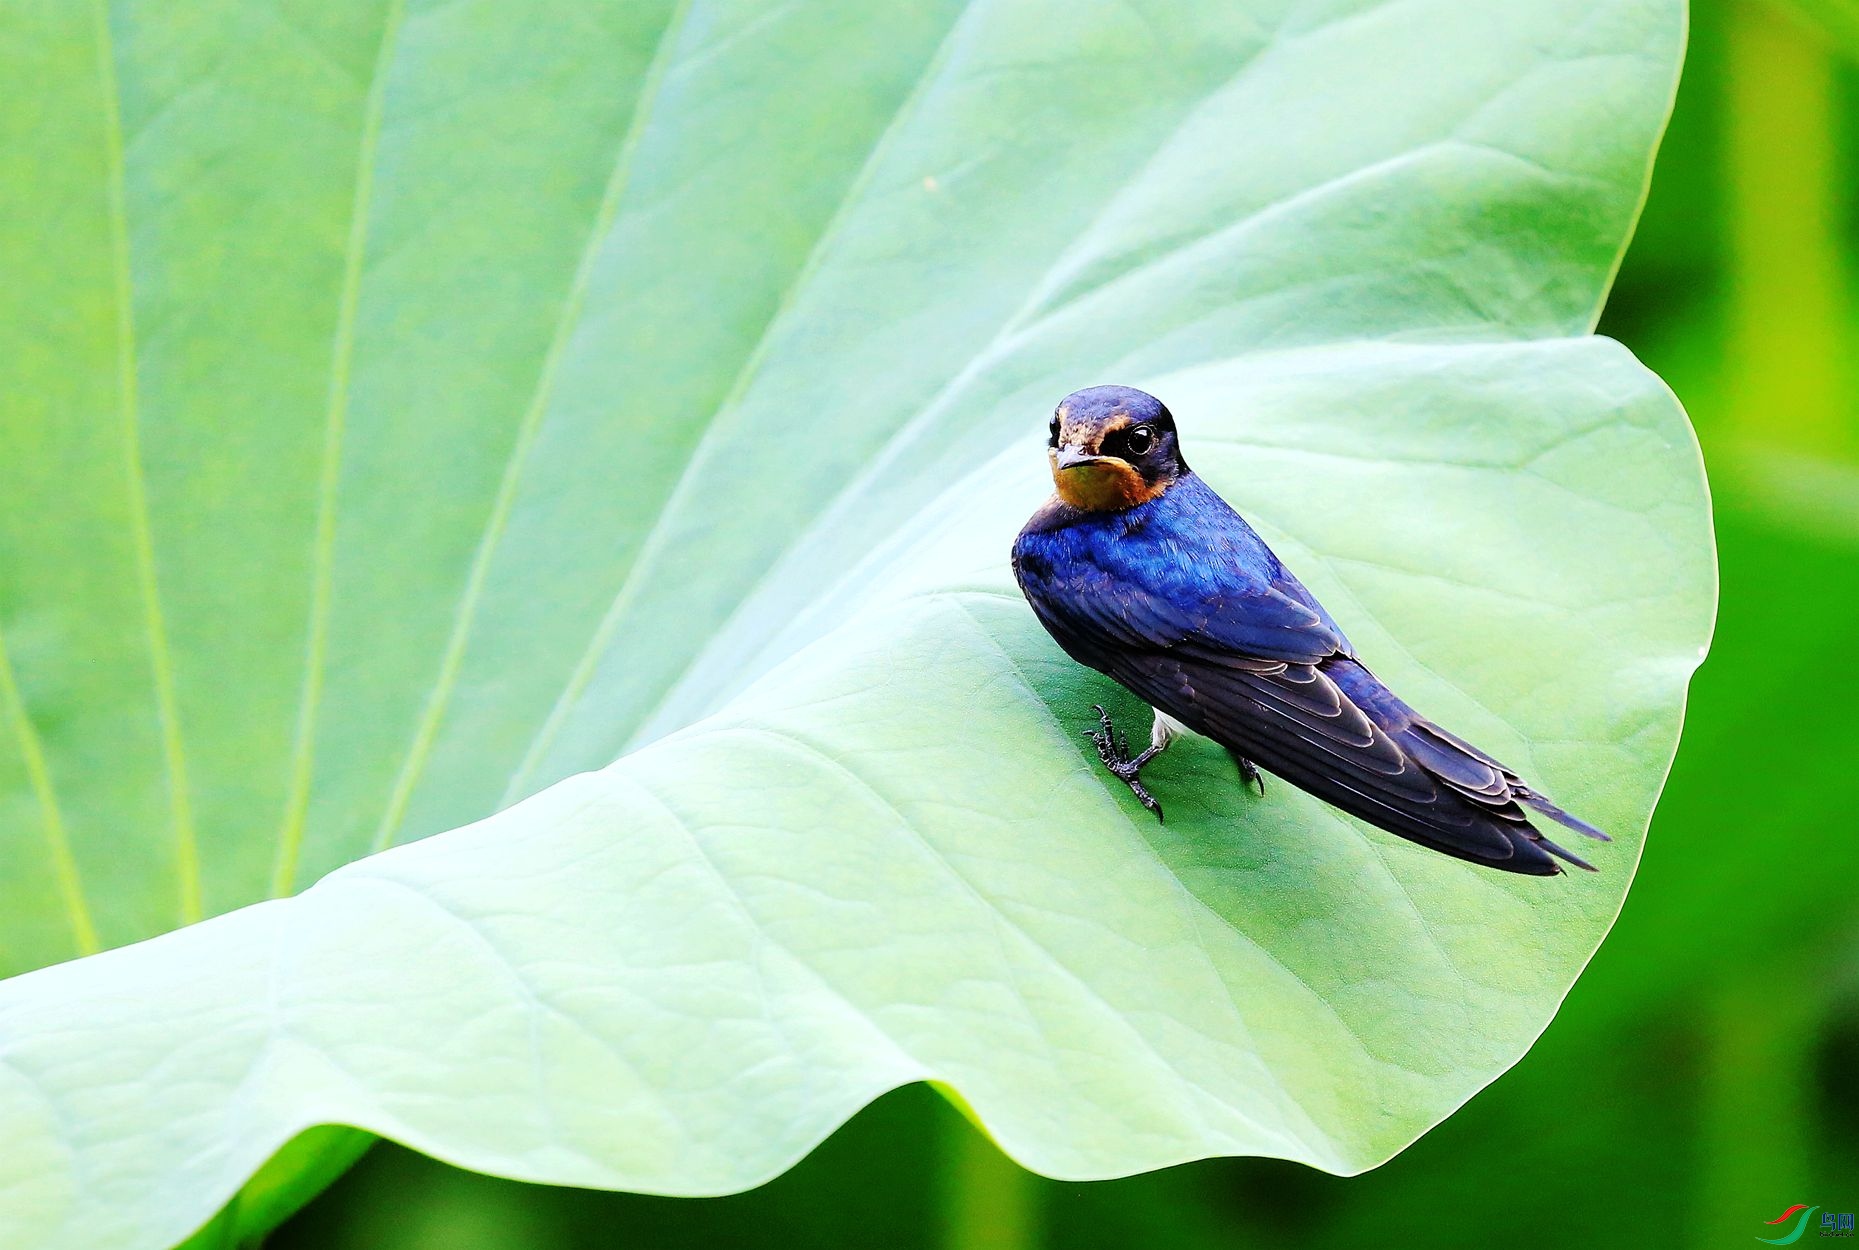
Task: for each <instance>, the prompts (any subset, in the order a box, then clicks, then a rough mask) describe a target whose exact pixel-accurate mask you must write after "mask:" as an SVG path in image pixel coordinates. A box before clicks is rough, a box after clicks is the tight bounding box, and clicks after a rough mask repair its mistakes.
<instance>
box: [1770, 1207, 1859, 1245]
mask: <svg viewBox="0 0 1859 1250" xmlns="http://www.w3.org/2000/svg"><path fill="white" fill-rule="evenodd" d="M1818 1210H1820V1208H1819V1207H1810V1206H1808V1205H1807V1204H1806V1203H1805V1202H1797V1203H1795V1204H1794V1205H1793V1206H1791V1207H1789V1208H1788V1209H1787V1210H1786V1211H1783V1212H1782V1213H1781V1214H1780V1215H1778V1216H1776V1217H1775V1218H1774V1219H1772V1220H1764V1221H1763V1223H1764V1224H1786V1223H1787V1222H1788V1221H1789V1220H1794V1227H1793V1228H1791V1229H1789V1230H1788V1231H1787V1232H1785V1233H1783V1234H1782V1235H1781V1236H1780V1237H1758V1238H1756V1240H1757V1241H1760V1242H1765V1243H1767V1244H1768V1245H1771V1246H1792V1245H1793V1244H1794V1243H1795V1242H1797V1241H1799V1240H1801V1234H1802V1233H1805V1232H1806V1231H1807V1222H1808V1221H1809V1220H1811V1219H1813V1218H1814V1212H1816V1211H1818ZM1797 1216H1798V1217H1799V1218H1797ZM1820 1235H1821V1236H1822V1237H1851V1236H1852V1235H1853V1213H1852V1212H1851V1211H1839V1212H1834V1211H1829V1212H1827V1213H1826V1214H1825V1215H1823V1216H1821V1217H1820Z"/></svg>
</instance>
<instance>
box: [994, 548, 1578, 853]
mask: <svg viewBox="0 0 1859 1250" xmlns="http://www.w3.org/2000/svg"><path fill="white" fill-rule="evenodd" d="M1152 550H1153V549H1152ZM1273 564H1274V565H1275V564H1276V562H1275V560H1274V561H1273ZM1106 566H1108V567H1106ZM1022 582H1023V585H1024V586H1025V588H1026V590H1027V597H1028V599H1029V600H1030V601H1031V602H1032V604H1033V608H1034V610H1035V612H1036V613H1037V614H1038V615H1039V617H1040V620H1041V622H1042V623H1043V624H1044V625H1045V626H1046V628H1047V629H1048V630H1049V631H1050V632H1051V633H1052V635H1053V636H1054V638H1056V639H1057V640H1058V642H1059V643H1060V645H1062V646H1063V647H1064V648H1065V649H1066V651H1067V652H1069V653H1070V654H1072V655H1073V656H1074V657H1076V658H1078V659H1080V660H1082V661H1083V662H1085V663H1087V664H1089V665H1091V666H1092V667H1094V668H1097V669H1099V670H1101V671H1103V672H1105V673H1107V674H1109V675H1110V676H1111V677H1113V678H1115V679H1116V680H1117V681H1119V682H1120V683H1122V684H1123V685H1124V686H1126V687H1128V688H1129V689H1130V690H1131V691H1132V692H1133V693H1134V694H1136V695H1137V696H1138V697H1140V698H1142V699H1143V700H1144V701H1145V702H1147V703H1149V704H1150V705H1151V706H1152V707H1155V708H1158V709H1160V710H1162V711H1164V712H1166V713H1168V714H1169V715H1170V716H1172V717H1174V718H1175V719H1177V720H1179V721H1181V722H1182V723H1184V724H1186V725H1187V726H1189V727H1190V728H1192V729H1195V730H1198V731H1199V732H1202V733H1205V734H1206V735H1207V736H1209V737H1211V738H1213V739H1214V740H1215V741H1217V742H1220V743H1221V744H1223V745H1225V746H1227V747H1230V748H1232V749H1233V750H1235V751H1237V752H1239V753H1240V754H1241V755H1243V756H1245V757H1246V758H1247V759H1250V760H1252V761H1254V762H1256V763H1258V764H1260V765H1262V766H1263V767H1265V768H1266V769H1268V770H1270V771H1271V772H1274V773H1276V774H1278V775H1279V776H1281V777H1283V778H1285V779H1286V780H1287V781H1290V782H1292V783H1293V784H1295V785H1297V786H1299V787H1300V788H1302V789H1304V790H1307V791H1309V792H1310V793H1312V794H1314V795H1316V796H1317V797H1318V798H1321V799H1323V800H1325V801H1326V802H1329V803H1331V804H1334V805H1335V806H1337V807H1339V808H1342V809H1343V810H1344V811H1347V812H1351V813H1353V814H1354V815H1357V816H1359V817H1361V818H1362V819H1364V820H1367V821H1369V822H1370V823H1372V824H1375V825H1377V826H1379V827H1381V828H1384V829H1387V830H1389V831H1390V832H1393V833H1397V834H1400V835H1401V836H1403V837H1406V838H1409V839H1411V840H1413V841H1416V842H1419V843H1422V844H1423V845H1426V846H1429V847H1432V848H1433V849H1435V850H1439V851H1443V852H1445V853H1447V854H1449V855H1455V856H1458V857H1459V858H1462V859H1469V860H1474V861H1476V862H1480V863H1485V864H1490V865H1493V866H1497V867H1503V868H1506V869H1509V870H1510V871H1513V872H1526V873H1539V874H1548V873H1553V872H1556V871H1557V868H1556V865H1555V861H1554V859H1552V858H1551V856H1552V855H1553V856H1557V857H1560V858H1563V859H1566V860H1568V861H1569V862H1571V863H1575V864H1578V865H1580V866H1582V867H1588V865H1587V864H1585V863H1583V861H1582V860H1580V859H1579V858H1577V857H1576V856H1574V855H1572V854H1569V853H1568V852H1567V851H1565V850H1564V849H1563V848H1561V847H1559V846H1557V845H1556V844H1555V843H1553V842H1550V841H1548V840H1547V839H1544V838H1543V837H1542V836H1541V835H1540V834H1539V833H1538V832H1537V831H1536V830H1535V829H1533V828H1532V827H1531V826H1530V823H1529V819H1528V817H1527V816H1526V815H1525V814H1524V812H1523V810H1522V808H1521V807H1520V806H1519V800H1520V799H1521V800H1522V801H1524V802H1526V803H1529V804H1530V806H1532V807H1534V808H1536V810H1538V811H1542V812H1543V813H1544V814H1546V815H1550V816H1552V817H1553V818H1555V819H1558V820H1561V821H1562V822H1563V823H1564V824H1567V825H1569V826H1570V827H1571V828H1575V829H1578V830H1580V831H1581V832H1584V833H1589V834H1593V835H1594V836H1602V835H1600V834H1599V832H1598V831H1597V830H1593V829H1591V828H1590V827H1588V826H1586V825H1584V824H1582V823H1581V822H1580V821H1577V820H1575V819H1574V818H1573V817H1570V816H1568V815H1567V814H1566V813H1564V812H1562V811H1561V809H1560V808H1556V807H1554V805H1553V804H1549V803H1547V801H1546V800H1541V799H1540V798H1539V797H1538V796H1536V795H1534V794H1532V793H1531V792H1530V791H1529V790H1528V789H1527V787H1524V786H1523V785H1522V783H1521V782H1519V781H1518V780H1517V778H1516V776H1515V774H1513V773H1511V772H1510V771H1509V770H1508V769H1506V768H1505V767H1504V766H1503V765H1501V764H1499V763H1498V762H1497V761H1496V760H1494V759H1492V758H1491V757H1490V756H1487V755H1485V754H1484V753H1483V752H1480V751H1478V750H1477V749H1476V748H1473V747H1471V746H1470V744H1468V743H1465V742H1463V741H1462V740H1460V739H1458V738H1456V737H1454V736H1453V735H1451V734H1448V733H1446V732H1445V731H1444V730H1441V729H1439V728H1438V727H1436V726H1434V725H1433V724H1432V723H1431V722H1429V721H1427V720H1426V719H1425V718H1423V717H1421V716H1420V715H1419V714H1418V713H1416V712H1414V711H1413V709H1411V708H1409V707H1408V706H1407V705H1406V704H1405V703H1403V702H1401V700H1400V699H1398V698H1396V697H1395V695H1394V694H1393V693H1392V692H1390V691H1389V690H1388V689H1387V687H1385V686H1383V685H1382V684H1381V682H1380V681H1379V680H1378V679H1377V678H1376V677H1375V676H1374V674H1373V673H1371V672H1369V671H1368V669H1366V668H1364V667H1363V666H1362V665H1361V664H1360V663H1359V662H1358V661H1357V660H1356V659H1355V657H1354V655H1353V653H1352V652H1351V651H1350V649H1349V645H1348V642H1347V640H1346V639H1344V638H1343V636H1342V634H1341V632H1340V631H1339V630H1337V629H1336V627H1335V625H1334V624H1333V623H1332V622H1331V621H1330V620H1329V617H1328V615H1327V614H1326V613H1324V612H1323V611H1322V609H1321V607H1320V606H1318V605H1317V604H1316V602H1315V600H1314V599H1312V598H1311V597H1310V595H1309V592H1308V591H1305V590H1304V588H1303V587H1302V585H1300V584H1298V583H1297V582H1296V581H1295V579H1292V578H1290V576H1289V574H1282V573H1281V571H1280V570H1278V569H1276V568H1267V569H1265V570H1264V571H1263V572H1256V573H1255V572H1253V571H1250V570H1247V569H1245V568H1241V567H1234V566H1233V565H1231V564H1228V563H1227V562H1222V561H1186V560H1180V561H1175V560H1156V559H1153V558H1145V557H1144V555H1143V554H1142V553H1138V552H1132V555H1131V557H1130V558H1129V559H1124V558H1122V557H1121V556H1120V555H1119V554H1118V553H1117V552H1116V551H1114V550H1113V551H1110V552H1106V551H1105V550H1104V549H1103V548H1101V547H1100V548H1097V549H1096V550H1094V551H1093V552H1092V553H1091V556H1090V558H1080V559H1074V560H1070V561H1067V562H1065V564H1064V566H1063V568H1062V570H1058V569H1055V570H1050V571H1048V573H1047V575H1046V576H1032V577H1023V578H1022Z"/></svg>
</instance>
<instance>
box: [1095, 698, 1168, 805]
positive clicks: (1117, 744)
mask: <svg viewBox="0 0 1859 1250" xmlns="http://www.w3.org/2000/svg"><path fill="white" fill-rule="evenodd" d="M1091 706H1092V709H1093V710H1094V711H1095V712H1096V713H1097V723H1098V727H1097V728H1096V729H1088V730H1086V731H1085V735H1084V736H1085V737H1087V738H1089V739H1090V740H1091V742H1092V744H1093V745H1094V746H1096V747H1097V758H1098V759H1100V760H1102V761H1104V767H1105V768H1106V769H1108V770H1109V771H1110V775H1111V776H1113V777H1115V778H1116V779H1117V780H1118V781H1121V782H1122V783H1123V784H1124V785H1126V786H1128V787H1129V788H1130V793H1131V794H1134V795H1135V796H1136V801H1137V802H1139V803H1141V804H1142V805H1143V806H1144V807H1146V808H1148V809H1149V810H1150V811H1152V812H1154V813H1155V818H1156V819H1157V820H1161V819H1162V805H1161V804H1160V803H1158V802H1156V801H1155V796H1154V795H1152V794H1150V793H1149V791H1148V790H1146V789H1145V788H1144V787H1143V783H1142V781H1141V778H1140V774H1141V772H1142V766H1143V765H1144V764H1147V763H1148V762H1149V761H1150V760H1151V759H1152V758H1154V756H1155V753H1156V752H1157V751H1158V750H1160V749H1161V748H1159V747H1153V746H1152V747H1150V748H1149V749H1148V750H1147V751H1144V752H1143V753H1142V754H1141V755H1137V756H1134V757H1132V756H1131V755H1130V739H1129V735H1128V734H1119V733H1118V732H1117V731H1116V728H1115V727H1114V726H1112V725H1111V723H1110V713H1109V712H1106V711H1105V710H1104V709H1103V707H1102V706H1101V705H1099V704H1092V705H1091Z"/></svg>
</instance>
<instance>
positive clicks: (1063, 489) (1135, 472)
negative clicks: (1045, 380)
mask: <svg viewBox="0 0 1859 1250" xmlns="http://www.w3.org/2000/svg"><path fill="white" fill-rule="evenodd" d="M1046 456H1047V459H1049V460H1050V461H1051V462H1052V481H1053V483H1054V484H1055V485H1056V486H1057V487H1058V488H1059V498H1061V499H1063V500H1064V501H1065V502H1066V503H1068V504H1070V505H1071V506H1072V507H1074V508H1082V509H1084V510H1085V511H1087V512H1121V511H1123V510H1124V509H1126V508H1134V507H1136V506H1137V505H1138V504H1144V503H1148V502H1149V501H1150V500H1151V499H1154V498H1156V497H1158V496H1159V495H1161V493H1162V492H1163V491H1165V490H1167V489H1168V488H1169V487H1170V486H1172V485H1174V484H1175V482H1176V480H1177V479H1179V478H1180V477H1181V476H1182V475H1183V474H1185V473H1186V472H1187V471H1188V466H1187V464H1186V463H1185V462H1184V461H1183V460H1182V459H1181V448H1180V447H1179V446H1178V445H1177V444H1176V441H1175V418H1174V417H1173V416H1172V415H1170V413H1169V411H1168V409H1167V408H1165V407H1163V405H1162V401H1161V400H1159V399H1157V398H1156V397H1155V396H1153V395H1150V394H1146V393H1145V392H1143V391H1139V390H1136V389H1135V388H1133V387H1128V386H1091V387H1086V388H1085V389H1084V390H1082V391H1073V392H1072V393H1071V394H1069V395H1067V396H1066V397H1065V398H1064V399H1063V400H1061V401H1060V402H1059V406H1058V408H1057V410H1055V411H1054V412H1053V414H1052V427H1051V438H1050V440H1049V441H1048V442H1047V444H1046Z"/></svg>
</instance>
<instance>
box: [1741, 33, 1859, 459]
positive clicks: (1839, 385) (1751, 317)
mask: <svg viewBox="0 0 1859 1250" xmlns="http://www.w3.org/2000/svg"><path fill="white" fill-rule="evenodd" d="M1729 16H1730V48H1729V73H1728V77H1727V81H1726V85H1725V96H1726V98H1725V106H1726V110H1727V117H1726V122H1727V125H1726V135H1725V143H1726V145H1727V146H1726V151H1725V171H1724V172H1725V175H1726V178H1727V181H1728V188H1727V189H1728V194H1729V201H1730V203H1729V207H1730V213H1729V223H1730V224H1729V238H1728V242H1729V277H1730V288H1731V289H1730V296H1731V298H1730V341H1729V343H1728V348H1729V353H1728V354H1729V358H1730V360H1731V361H1732V362H1733V364H1732V369H1733V375H1732V377H1731V379H1730V382H1731V388H1730V390H1731V397H1732V403H1731V425H1732V427H1733V429H1734V432H1735V433H1736V434H1737V435H1738V436H1740V437H1742V438H1745V439H1749V440H1753V441H1759V442H1766V443H1771V444H1775V443H1779V444H1782V445H1783V446H1785V447H1788V448H1790V449H1792V450H1796V451H1803V452H1811V453H1817V454H1821V455H1839V454H1842V453H1844V452H1846V451H1847V450H1849V444H1850V441H1851V422H1850V417H1851V410H1852V405H1851V401H1850V400H1849V399H1848V398H1847V396H1848V394H1849V388H1848V387H1847V385H1846V377H1845V373H1846V369H1845V366H1844V359H1843V357H1844V350H1843V349H1844V342H1843V339H1844V334H1845V329H1846V326H1847V325H1848V324H1849V317H1848V314H1847V297H1846V288H1845V281H1844V277H1845V275H1844V271H1843V267H1842V265H1843V252H1842V249H1841V246H1840V233H1839V222H1838V186H1839V184H1838V182H1837V180H1836V175H1837V169H1838V159H1839V157H1838V153H1837V151H1836V150H1835V144H1836V137H1837V135H1838V134H1839V116H1838V112H1839V110H1838V108H1837V105H1836V102H1835V83H1834V72H1833V63H1832V57H1831V54H1830V53H1829V51H1828V49H1827V48H1826V47H1825V46H1824V44H1823V43H1822V42H1821V41H1819V40H1816V39H1814V38H1813V37H1812V36H1811V35H1809V34H1808V32H1807V31H1806V30H1804V29H1803V28H1802V27H1801V26H1800V25H1799V24H1798V23H1797V22H1794V21H1792V20H1790V19H1789V18H1788V17H1786V16H1784V15H1783V14H1781V13H1779V12H1777V11H1776V10H1775V9H1774V8H1773V7H1772V6H1770V5H1768V4H1761V3H1756V0H1740V2H1739V3H1736V4H1733V5H1732V6H1731V9H1730V15H1729Z"/></svg>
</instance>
